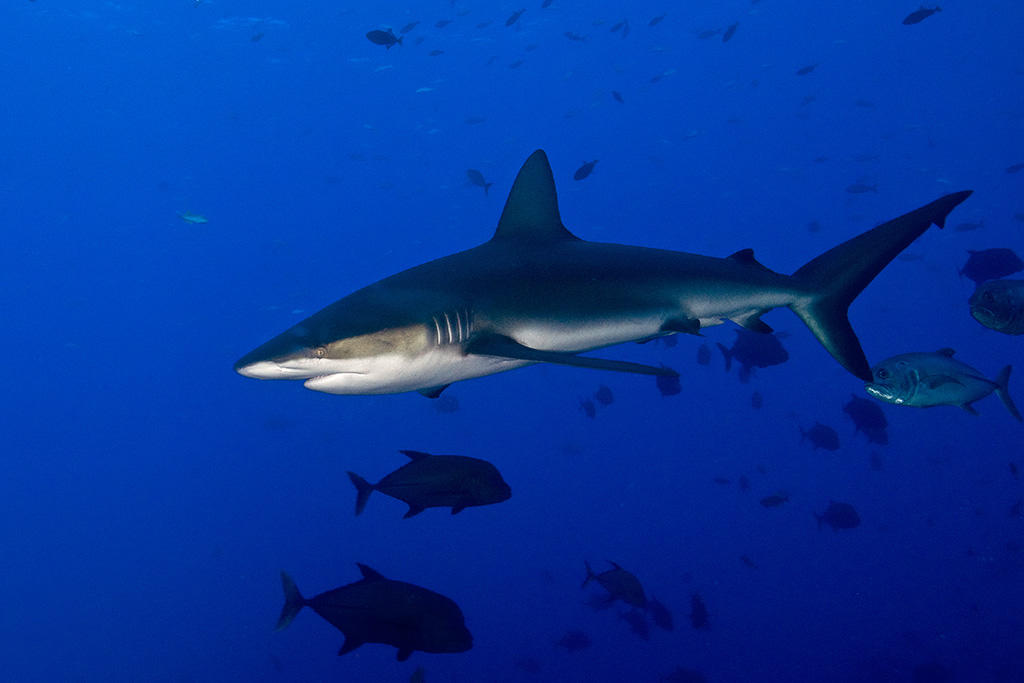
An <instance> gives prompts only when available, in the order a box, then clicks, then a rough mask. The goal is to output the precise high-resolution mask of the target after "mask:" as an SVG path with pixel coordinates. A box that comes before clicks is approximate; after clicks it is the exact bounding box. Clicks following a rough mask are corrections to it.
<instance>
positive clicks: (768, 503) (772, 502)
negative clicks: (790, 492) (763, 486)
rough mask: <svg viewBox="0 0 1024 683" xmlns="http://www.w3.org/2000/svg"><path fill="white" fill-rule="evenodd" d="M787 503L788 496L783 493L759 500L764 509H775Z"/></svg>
mask: <svg viewBox="0 0 1024 683" xmlns="http://www.w3.org/2000/svg"><path fill="white" fill-rule="evenodd" d="M788 501H789V496H787V495H786V494H785V493H776V494H773V495H771V496H765V497H764V498H762V499H761V505H762V506H763V507H766V508H777V507H779V506H780V505H782V504H783V503H786V502H788Z"/></svg>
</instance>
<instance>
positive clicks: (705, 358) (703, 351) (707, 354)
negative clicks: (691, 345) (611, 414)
mask: <svg viewBox="0 0 1024 683" xmlns="http://www.w3.org/2000/svg"><path fill="white" fill-rule="evenodd" d="M710 362H711V347H710V346H708V345H707V344H706V343H704V344H701V345H700V346H698V347H697V363H698V364H700V365H708V364H709V363H710Z"/></svg>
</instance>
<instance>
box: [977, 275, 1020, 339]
mask: <svg viewBox="0 0 1024 683" xmlns="http://www.w3.org/2000/svg"><path fill="white" fill-rule="evenodd" d="M969 303H970V304H971V316H972V317H973V318H974V319H975V320H977V321H978V322H979V323H981V324H982V325H984V326H985V327H988V328H989V329H993V330H995V331H996V332H1002V333H1003V334H1024V280H989V281H988V282H982V283H981V284H980V285H978V288H977V289H976V290H974V294H972V295H971V298H970V301H969Z"/></svg>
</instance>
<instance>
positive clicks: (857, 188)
mask: <svg viewBox="0 0 1024 683" xmlns="http://www.w3.org/2000/svg"><path fill="white" fill-rule="evenodd" d="M846 191H847V192H849V193H850V194H867V193H868V192H875V193H877V192H878V185H868V184H866V183H853V184H852V185H847V186H846Z"/></svg>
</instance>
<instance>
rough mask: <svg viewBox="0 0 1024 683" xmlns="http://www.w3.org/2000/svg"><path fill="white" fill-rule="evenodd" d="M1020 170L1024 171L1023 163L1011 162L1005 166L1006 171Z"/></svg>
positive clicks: (1014, 171)
mask: <svg viewBox="0 0 1024 683" xmlns="http://www.w3.org/2000/svg"><path fill="white" fill-rule="evenodd" d="M1020 171H1024V164H1013V165H1011V166H1007V167H1006V172H1007V173H1018V172H1020Z"/></svg>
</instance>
